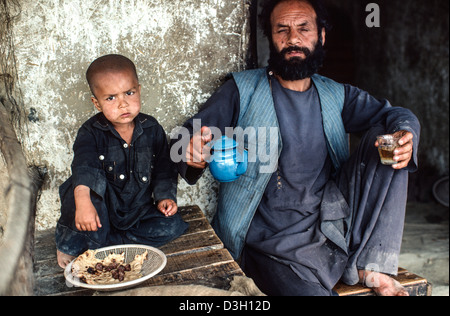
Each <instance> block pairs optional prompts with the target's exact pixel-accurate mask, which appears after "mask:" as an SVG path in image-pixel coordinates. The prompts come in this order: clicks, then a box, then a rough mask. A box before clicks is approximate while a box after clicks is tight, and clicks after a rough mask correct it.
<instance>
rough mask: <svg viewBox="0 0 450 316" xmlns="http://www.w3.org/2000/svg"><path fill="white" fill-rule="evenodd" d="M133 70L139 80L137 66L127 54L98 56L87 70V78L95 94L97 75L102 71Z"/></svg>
mask: <svg viewBox="0 0 450 316" xmlns="http://www.w3.org/2000/svg"><path fill="white" fill-rule="evenodd" d="M125 70H127V71H131V72H132V74H133V75H134V76H135V78H136V80H137V81H138V82H139V79H138V75H137V72H136V66H135V65H134V63H133V62H132V61H131V60H130V59H128V58H127V57H125V56H122V55H114V54H112V55H105V56H102V57H99V58H97V59H96V60H94V61H93V62H92V64H91V65H90V66H89V68H88V70H87V71H86V80H87V82H88V84H89V88H90V89H91V92H92V94H94V95H95V93H94V89H95V85H96V80H95V76H96V75H97V74H100V73H107V72H118V71H125Z"/></svg>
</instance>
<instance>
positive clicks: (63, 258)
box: [56, 250, 75, 269]
mask: <svg viewBox="0 0 450 316" xmlns="http://www.w3.org/2000/svg"><path fill="white" fill-rule="evenodd" d="M56 258H57V259H58V265H59V266H60V267H61V268H63V269H65V268H66V266H67V265H68V264H69V263H70V262H71V261H72V260H73V259H75V257H73V256H70V255H66V254H65V253H62V252H61V251H59V250H56Z"/></svg>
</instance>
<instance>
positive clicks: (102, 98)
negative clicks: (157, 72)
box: [92, 70, 141, 129]
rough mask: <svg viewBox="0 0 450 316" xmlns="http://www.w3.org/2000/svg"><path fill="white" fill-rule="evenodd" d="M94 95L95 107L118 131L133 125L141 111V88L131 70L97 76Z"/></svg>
mask: <svg viewBox="0 0 450 316" xmlns="http://www.w3.org/2000/svg"><path fill="white" fill-rule="evenodd" d="M94 93H95V97H93V98H92V102H93V103H94V105H95V107H96V108H97V110H99V111H100V112H103V114H104V115H105V117H106V118H107V119H108V120H109V121H110V122H111V123H112V124H113V126H114V127H115V128H116V129H117V128H121V127H125V126H127V125H130V124H133V122H134V118H135V117H136V116H137V115H138V114H139V112H140V110H141V86H140V85H139V83H138V81H137V79H136V77H135V76H134V75H133V72H132V71H131V70H130V71H129V70H124V71H120V72H104V73H100V74H97V75H96V76H95V87H94Z"/></svg>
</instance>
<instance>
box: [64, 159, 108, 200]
mask: <svg viewBox="0 0 450 316" xmlns="http://www.w3.org/2000/svg"><path fill="white" fill-rule="evenodd" d="M72 177H73V179H72V184H73V187H74V188H76V187H77V186H79V185H85V186H87V187H89V188H90V189H91V190H92V191H94V192H95V193H96V194H97V195H99V196H100V197H101V198H102V199H103V197H104V195H105V191H106V177H105V173H104V171H103V170H100V169H96V168H92V167H77V168H76V169H74V170H73V171H72Z"/></svg>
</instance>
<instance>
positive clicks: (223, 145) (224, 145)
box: [212, 135, 238, 150]
mask: <svg viewBox="0 0 450 316" xmlns="http://www.w3.org/2000/svg"><path fill="white" fill-rule="evenodd" d="M237 146H238V144H237V142H236V141H235V140H234V139H232V138H229V137H227V136H225V135H224V136H222V137H220V138H219V139H217V140H215V141H214V142H213V145H212V149H213V150H226V149H232V148H236V147H237Z"/></svg>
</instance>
